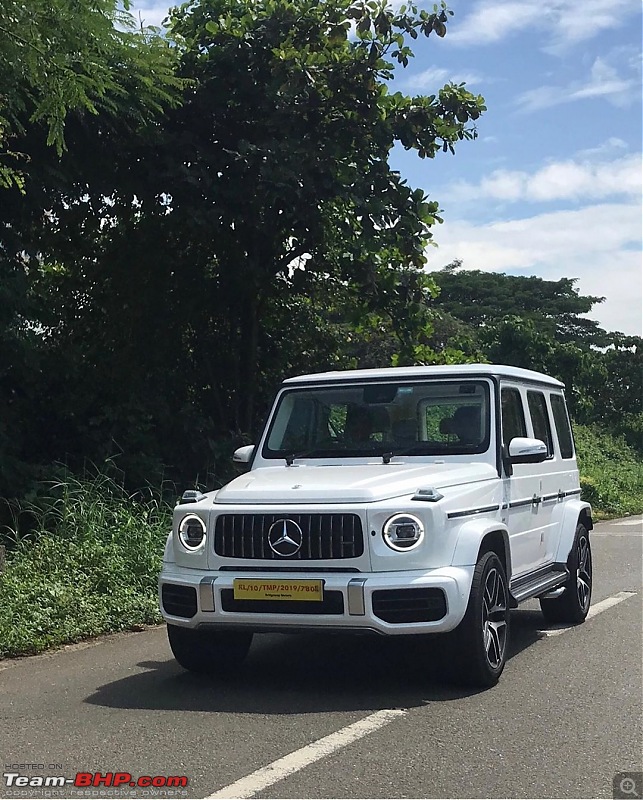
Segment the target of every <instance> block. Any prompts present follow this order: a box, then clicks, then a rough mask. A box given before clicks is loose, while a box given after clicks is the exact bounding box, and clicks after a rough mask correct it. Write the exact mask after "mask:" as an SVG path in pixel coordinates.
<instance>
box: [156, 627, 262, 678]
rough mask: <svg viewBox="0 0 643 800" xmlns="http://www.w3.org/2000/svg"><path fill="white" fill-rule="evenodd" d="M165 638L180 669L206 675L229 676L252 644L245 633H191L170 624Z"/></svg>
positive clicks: (250, 634) (192, 631) (201, 631)
mask: <svg viewBox="0 0 643 800" xmlns="http://www.w3.org/2000/svg"><path fill="white" fill-rule="evenodd" d="M167 637H168V640H169V642H170V648H171V649H172V653H173V654H174V658H175V659H176V660H177V661H178V662H179V664H180V665H181V666H182V667H183V668H184V669H187V670H189V671H190V672H198V673H200V674H204V673H205V674H210V675H226V674H230V673H231V672H233V671H234V670H235V668H236V667H238V666H239V665H240V664H241V663H242V662H243V660H244V658H245V657H246V656H247V655H248V650H249V649H250V645H251V643H252V633H247V632H245V631H213V630H200V629H198V628H197V629H196V630H191V629H190V628H181V627H179V626H178V625H170V624H168V626H167Z"/></svg>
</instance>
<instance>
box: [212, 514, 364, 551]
mask: <svg viewBox="0 0 643 800" xmlns="http://www.w3.org/2000/svg"><path fill="white" fill-rule="evenodd" d="M282 519H290V520H293V521H294V522H296V523H297V524H298V525H299V527H300V528H301V532H302V536H303V541H302V545H301V549H300V550H299V551H298V552H297V553H295V554H294V555H293V556H290V557H286V556H279V555H277V554H275V553H274V552H273V551H272V549H271V548H270V547H269V545H268V532H269V530H270V527H271V525H273V524H274V523H275V522H277V521H278V520H282ZM214 550H215V553H216V554H217V555H219V556H223V557H225V558H241V559H253V560H263V561H265V560H277V561H290V562H293V561H316V560H332V559H344V558H357V557H359V556H361V555H362V553H363V552H364V538H363V533H362V523H361V520H360V518H359V517H358V516H357V515H356V514H220V515H219V516H218V517H217V520H216V526H215V535H214Z"/></svg>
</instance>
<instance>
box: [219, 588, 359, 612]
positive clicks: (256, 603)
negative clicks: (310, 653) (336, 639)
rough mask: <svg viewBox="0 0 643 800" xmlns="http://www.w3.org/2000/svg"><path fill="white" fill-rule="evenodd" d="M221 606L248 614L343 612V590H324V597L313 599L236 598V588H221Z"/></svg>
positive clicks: (227, 609) (224, 608)
mask: <svg viewBox="0 0 643 800" xmlns="http://www.w3.org/2000/svg"><path fill="white" fill-rule="evenodd" d="M221 608H222V609H223V610H224V611H237V612H240V613H246V614H343V613H344V596H343V595H342V593H341V592H333V591H331V592H324V599H323V600H320V601H313V600H235V599H234V589H222V590H221Z"/></svg>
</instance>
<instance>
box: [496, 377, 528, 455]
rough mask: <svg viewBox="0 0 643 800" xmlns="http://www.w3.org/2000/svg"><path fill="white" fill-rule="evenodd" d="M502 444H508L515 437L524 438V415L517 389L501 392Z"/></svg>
mask: <svg viewBox="0 0 643 800" xmlns="http://www.w3.org/2000/svg"><path fill="white" fill-rule="evenodd" d="M501 398H502V442H503V444H507V445H508V444H509V442H510V441H511V440H512V439H514V438H515V437H516V436H526V435H527V426H526V425H525V413H524V411H523V409H522V398H521V397H520V392H519V391H518V389H503V390H502V395H501Z"/></svg>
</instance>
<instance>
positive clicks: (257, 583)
mask: <svg viewBox="0 0 643 800" xmlns="http://www.w3.org/2000/svg"><path fill="white" fill-rule="evenodd" d="M233 588H234V599H235V600H312V601H316V602H320V601H321V600H323V599H324V582H323V581H313V580H310V581H274V580H264V579H263V578H235V580H234V584H233Z"/></svg>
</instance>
